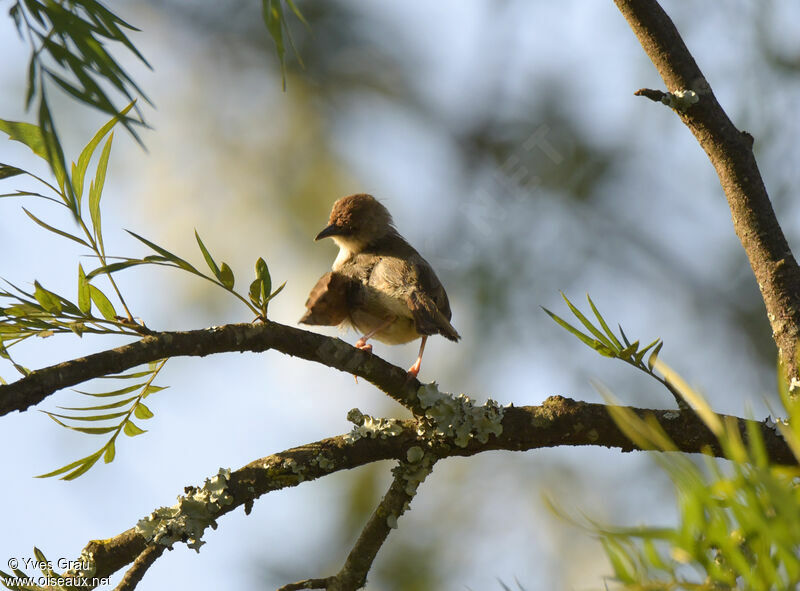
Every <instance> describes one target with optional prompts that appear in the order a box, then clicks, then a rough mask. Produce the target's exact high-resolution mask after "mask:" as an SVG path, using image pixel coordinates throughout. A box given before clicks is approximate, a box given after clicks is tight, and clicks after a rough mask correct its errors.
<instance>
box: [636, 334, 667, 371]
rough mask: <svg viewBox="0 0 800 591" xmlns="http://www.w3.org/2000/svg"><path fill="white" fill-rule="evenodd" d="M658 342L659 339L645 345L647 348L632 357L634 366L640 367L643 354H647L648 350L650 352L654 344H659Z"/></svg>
mask: <svg viewBox="0 0 800 591" xmlns="http://www.w3.org/2000/svg"><path fill="white" fill-rule="evenodd" d="M660 340H661V339H656V340H655V341H653V342H652V343H650V344H649V345H647V346H646V347H645V348H644V349H642V350H641V351H639V352H638V353H637V354H636V355H635V356H634V358H633V360H634V361H635V362H636V365H641V363H642V359H644V356H645V354H646V353H647V352H648V351H649V350H650V349H651V348H652V347H654V346H655V345H656V344H658V342H659V341H660Z"/></svg>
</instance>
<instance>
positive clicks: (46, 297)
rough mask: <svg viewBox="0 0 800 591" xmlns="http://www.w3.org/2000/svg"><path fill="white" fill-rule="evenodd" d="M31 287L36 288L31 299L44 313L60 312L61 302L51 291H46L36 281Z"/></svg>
mask: <svg viewBox="0 0 800 591" xmlns="http://www.w3.org/2000/svg"><path fill="white" fill-rule="evenodd" d="M33 285H34V287H35V288H36V289H35V291H34V292H33V297H35V298H36V301H37V302H39V303H40V304H41V306H42V308H44V310H45V312H49V313H50V314H59V313H60V312H61V300H60V299H59V298H58V296H57V295H56V294H54V293H53V292H51V291H47V290H46V289H45V288H44V287H42V286H41V285H40V284H39V282H38V281H34V283H33Z"/></svg>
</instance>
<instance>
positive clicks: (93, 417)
mask: <svg viewBox="0 0 800 591" xmlns="http://www.w3.org/2000/svg"><path fill="white" fill-rule="evenodd" d="M44 412H47V411H44ZM126 414H128V411H126V410H123V411H120V412H109V413H105V414H101V415H88V416H84V415H62V414H58V413H55V412H48V413H47V415H48V416H49V417H50V418H53V417H58V418H60V419H67V420H70V421H109V420H111V419H118V418H119V417H122V416H125V415H126Z"/></svg>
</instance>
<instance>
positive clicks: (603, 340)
mask: <svg viewBox="0 0 800 591" xmlns="http://www.w3.org/2000/svg"><path fill="white" fill-rule="evenodd" d="M561 297H562V298H564V301H565V302H567V306H569V309H570V311H571V312H572V313H573V314H574V315H575V317H576V318H577V319H578V320H580V321H581V324H583V326H585V327H586V329H587V330H588V331H589V332H590V333H592V334H593V335H594V336H595V338H596V339H597V340H598V341H600V342H601V343H603V345H605V346H606V348H608V349H609V350H611V351H615V352H616V351H617V348H616V347H614V344H613V343H612V342H611V341H610V340H609V339H608V337H606V336H605V335H604V334H603V333H602V332H600V331H599V330H598V329H597V328H596V327H595V326H594V324H592V323H591V322H590V321H589V319H588V318H586V316H584V315H583V313H582V312H581V311H580V310H578V308H577V307H575V306H574V305H573V304H572V302H570V301H569V298H567V296H566V295H565V294H564V293H563V292H562V293H561Z"/></svg>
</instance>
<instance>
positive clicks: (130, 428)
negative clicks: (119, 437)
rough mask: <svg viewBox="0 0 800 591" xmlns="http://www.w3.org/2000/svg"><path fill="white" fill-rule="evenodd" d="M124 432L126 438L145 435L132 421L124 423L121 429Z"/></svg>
mask: <svg viewBox="0 0 800 591" xmlns="http://www.w3.org/2000/svg"><path fill="white" fill-rule="evenodd" d="M122 430H123V431H124V432H125V435H127V436H128V437H136V436H137V435H141V434H142V433H147V431H145V430H144V429H140V428H139V427H137V426H136V424H135V423H134V422H133V421H125V426H124V427H123V428H122Z"/></svg>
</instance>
